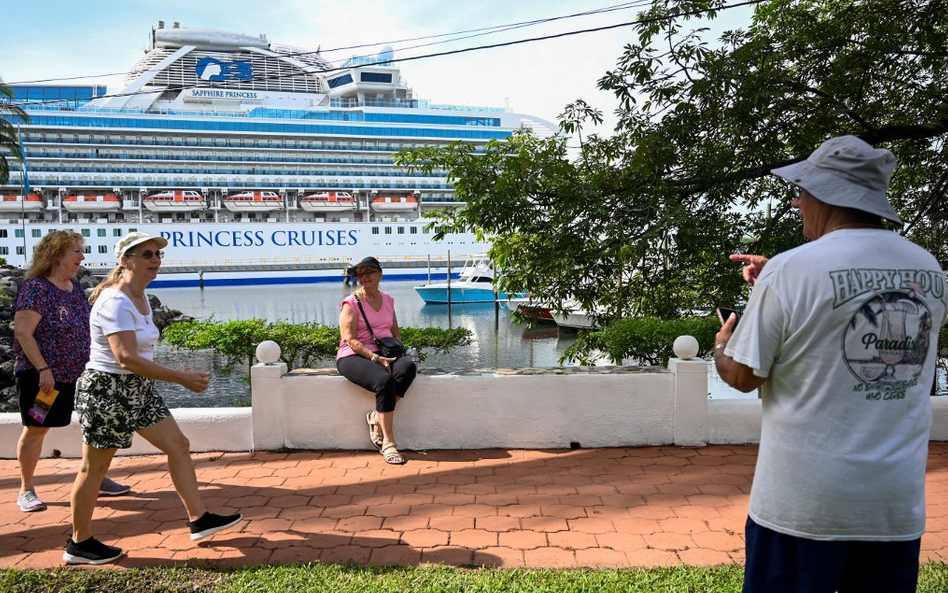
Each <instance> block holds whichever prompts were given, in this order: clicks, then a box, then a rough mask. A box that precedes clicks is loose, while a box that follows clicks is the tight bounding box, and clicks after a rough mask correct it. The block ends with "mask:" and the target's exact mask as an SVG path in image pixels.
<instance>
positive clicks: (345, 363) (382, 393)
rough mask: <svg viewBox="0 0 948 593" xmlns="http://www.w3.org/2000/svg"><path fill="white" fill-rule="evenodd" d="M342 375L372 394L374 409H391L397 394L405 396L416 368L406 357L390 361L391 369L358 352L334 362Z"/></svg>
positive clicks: (389, 410)
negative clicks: (389, 370) (373, 395)
mask: <svg viewBox="0 0 948 593" xmlns="http://www.w3.org/2000/svg"><path fill="white" fill-rule="evenodd" d="M336 368H337V369H339V372H340V373H342V376H343V377H345V378H346V379H349V380H350V381H352V382H353V383H355V384H356V385H358V386H360V387H364V388H365V389H368V390H369V391H371V392H372V393H374V394H375V411H376V412H394V411H395V399H396V397H405V393H406V392H407V391H408V388H409V387H411V382H412V381H414V380H415V374H416V373H417V372H418V368H417V366H416V365H415V363H414V362H412V360H411V359H410V358H409V357H407V356H402V357H401V358H399V359H398V360H396V361H395V362H393V363H392V365H391V369H392V372H391V373H390V372H388V370H386V369H385V367H383V366H382V365H380V364H378V363H377V362H372V361H371V360H369V359H368V358H363V357H361V356H359V355H358V354H354V355H352V356H346V357H344V358H340V359H339V360H337V361H336Z"/></svg>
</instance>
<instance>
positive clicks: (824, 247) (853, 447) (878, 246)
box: [725, 229, 946, 540]
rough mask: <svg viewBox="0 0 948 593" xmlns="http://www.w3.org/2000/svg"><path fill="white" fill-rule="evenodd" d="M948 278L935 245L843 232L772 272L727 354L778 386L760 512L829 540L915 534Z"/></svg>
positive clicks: (778, 260) (760, 464)
mask: <svg viewBox="0 0 948 593" xmlns="http://www.w3.org/2000/svg"><path fill="white" fill-rule="evenodd" d="M945 311H946V295H945V275H944V272H942V270H941V268H940V267H939V265H938V262H937V261H936V260H935V258H934V257H932V255H931V254H929V253H928V252H927V251H925V250H924V249H922V248H921V247H919V246H917V245H915V244H913V243H911V242H910V241H908V240H906V239H904V238H903V237H901V236H899V235H897V234H896V233H893V232H889V231H884V230H878V229H849V230H839V231H835V232H832V233H829V234H827V235H824V236H823V237H821V238H820V239H819V240H817V241H813V242H811V243H808V244H806V245H803V246H801V247H798V248H796V249H793V250H791V251H788V252H786V253H783V254H781V255H778V256H776V257H774V258H773V259H772V260H770V261H769V262H768V263H767V265H766V266H765V267H764V270H763V272H762V273H761V275H760V277H759V278H758V280H757V282H756V284H755V286H754V288H753V290H752V292H751V297H750V299H749V301H748V303H747V308H746V310H745V312H744V314H743V316H742V317H741V320H740V323H739V324H738V327H737V329H736V330H735V332H734V335H733V336H732V338H731V340H730V341H729V342H728V345H727V348H726V349H725V353H726V354H727V355H729V356H731V357H733V358H734V360H736V361H737V362H740V363H742V364H744V365H747V366H749V367H750V368H752V369H753V370H754V374H755V375H757V376H759V377H764V378H767V381H766V382H765V383H764V385H763V386H762V387H761V396H762V400H763V401H762V404H763V430H762V433H761V439H760V452H759V454H758V459H757V469H756V472H755V474H754V483H753V487H752V489H751V498H750V509H749V514H750V517H751V518H752V519H753V520H754V521H755V522H757V523H758V524H759V525H762V526H764V527H767V528H770V529H773V530H774V531H778V532H780V533H784V534H788V535H793V536H798V537H805V538H809V539H816V540H912V539H915V538H918V537H920V536H921V534H922V533H923V531H924V529H925V464H926V461H927V456H928V438H929V432H930V429H931V401H930V399H931V397H930V389H931V384H932V380H933V378H934V373H935V360H936V356H937V346H938V329H939V328H940V327H941V326H942V324H944V322H945Z"/></svg>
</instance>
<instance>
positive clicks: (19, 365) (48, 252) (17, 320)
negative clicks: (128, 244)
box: [13, 231, 130, 513]
mask: <svg viewBox="0 0 948 593" xmlns="http://www.w3.org/2000/svg"><path fill="white" fill-rule="evenodd" d="M83 247H84V241H83V239H82V235H80V234H79V233H76V232H73V231H50V232H49V233H48V234H47V235H46V236H45V237H43V238H42V240H40V242H39V244H38V245H37V246H36V249H35V251H34V252H33V261H32V263H31V264H30V267H29V269H28V270H27V271H26V274H25V276H26V279H25V280H24V281H23V282H22V283H21V284H20V287H19V289H18V290H17V293H16V300H15V301H14V305H13V309H14V311H15V313H14V315H13V325H14V339H13V355H14V359H15V360H14V366H13V373H14V376H15V378H16V389H17V399H18V400H19V408H20V419H21V421H22V423H23V432H22V433H21V434H20V440H19V441H18V442H17V446H16V458H17V462H18V464H19V466H20V492H19V494H18V495H17V497H16V502H17V504H18V505H19V507H20V510H21V511H23V512H24V513H31V512H35V511H42V510H44V509H45V508H46V504H45V503H44V502H43V501H42V500H40V498H39V497H38V496H37V495H36V488H35V486H34V485H33V473H34V472H35V471H36V465H37V463H38V462H39V458H40V454H41V453H42V450H43V440H44V439H45V438H46V433H48V432H49V429H50V428H57V427H62V426H68V425H69V423H70V422H71V421H72V411H73V406H74V401H75V393H76V379H78V378H79V375H81V374H82V370H83V369H84V368H85V366H86V361H88V360H89V310H90V305H89V301H88V300H87V299H86V293H85V292H84V291H83V290H82V286H80V284H79V282H77V281H76V280H75V276H76V272H77V271H79V265H80V264H81V263H82V261H83V260H84V259H85V256H84V255H83V254H82V252H83ZM53 390H56V391H57V392H59V394H58V395H57V396H56V398H55V399H54V400H53V403H52V404H51V405H49V407H48V408H44V407H43V406H40V407H39V408H34V403H35V402H36V401H37V400H36V396H37V395H39V392H40V391H42V392H43V393H51V392H52V391H53ZM31 410H32V412H31ZM44 412H45V414H44ZM129 490H130V488H129V487H128V486H126V485H124V484H117V483H116V482H113V481H112V480H110V479H109V478H107V477H103V478H102V482H101V484H100V485H99V494H106V495H110V496H116V495H119V494H125V493H126V492H128V491H129Z"/></svg>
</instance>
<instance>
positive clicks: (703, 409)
mask: <svg viewBox="0 0 948 593" xmlns="http://www.w3.org/2000/svg"><path fill="white" fill-rule="evenodd" d="M707 368H708V365H707V363H706V362H705V361H703V360H699V361H694V360H687V361H683V360H677V359H672V361H671V362H670V363H669V368H668V370H663V369H643V370H642V371H641V372H627V371H626V372H615V373H613V372H609V371H608V370H606V369H594V370H591V371H588V372H576V371H574V370H570V371H569V372H566V373H563V374H555V373H553V374H551V373H543V374H524V373H522V374H513V375H511V374H504V373H495V372H484V373H481V374H477V375H467V374H437V375H429V374H420V375H419V376H418V377H417V378H416V379H415V383H414V385H412V388H411V390H409V393H408V396H407V397H406V398H405V399H404V400H402V401H401V403H399V406H398V408H397V410H396V425H395V426H396V438H397V440H398V444H399V446H400V447H401V448H404V449H482V448H495V447H497V448H551V449H556V448H568V447H570V445H571V444H572V443H578V444H579V446H582V447H626V446H644V445H667V444H676V445H681V446H700V445H704V444H716V443H720V444H739V443H756V442H758V441H759V440H760V421H761V406H760V401H759V400H756V399H747V400H741V399H733V400H728V399H714V400H709V399H708V388H707V385H708V383H707V380H708V377H707ZM251 389H252V393H253V408H182V409H176V410H174V416H175V419H176V420H177V422H178V424H180V425H181V428H182V430H183V431H184V433H185V434H186V435H187V436H188V438H189V439H190V441H191V449H192V450H193V451H249V450H254V449H256V450H273V449H281V448H284V447H285V448H289V449H368V448H370V447H371V445H370V444H369V441H368V430H367V427H366V425H365V420H364V418H365V413H366V412H367V411H369V410H370V409H372V408H373V407H374V397H373V396H372V395H371V394H370V393H369V392H367V391H366V390H364V389H362V388H360V387H358V386H356V385H354V384H352V383H350V382H349V381H347V380H346V379H345V378H343V377H341V376H338V375H333V374H331V373H329V372H327V371H325V370H324V371H315V372H306V371H296V372H294V373H290V374H286V365H284V364H274V365H262V364H258V365H256V366H254V367H253V369H252V380H251ZM932 408H933V412H934V413H933V424H932V440H935V441H948V397H934V398H932ZM21 430H22V427H21V425H20V417H19V414H0V457H2V458H7V459H9V458H13V457H15V456H16V443H17V439H18V438H19V435H20V432H21ZM81 446H82V445H81V437H80V434H79V427H78V424H77V423H76V422H75V420H74V422H73V424H72V425H70V426H68V427H66V428H59V429H54V430H51V431H50V432H49V434H48V436H47V437H46V440H45V443H44V447H43V456H44V457H52V456H54V451H56V452H58V454H59V455H62V456H63V457H78V456H80V455H81ZM146 453H157V450H156V449H154V448H153V447H151V445H149V444H148V443H147V442H145V441H144V440H143V439H141V438H140V437H137V436H136V437H135V441H134V445H133V447H132V448H131V449H128V450H125V451H121V452H120V454H127V455H138V454H146Z"/></svg>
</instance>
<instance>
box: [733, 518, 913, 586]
mask: <svg viewBox="0 0 948 593" xmlns="http://www.w3.org/2000/svg"><path fill="white" fill-rule="evenodd" d="M745 540H746V542H747V566H746V568H745V570H744V589H743V592H744V593H764V592H766V593H784V592H786V593H834V592H835V591H838V592H839V593H856V592H858V593H915V588H916V585H917V583H918V554H919V551H920V550H921V545H922V539H921V538H918V539H914V540H910V541H871V542H867V541H853V540H847V541H818V540H813V539H806V538H802V537H795V536H792V535H784V534H782V533H778V532H776V531H774V530H772V529H767V528H766V527H761V526H760V525H758V524H757V523H755V522H754V521H753V519H751V518H750V517H748V518H747V525H746V526H745Z"/></svg>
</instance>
